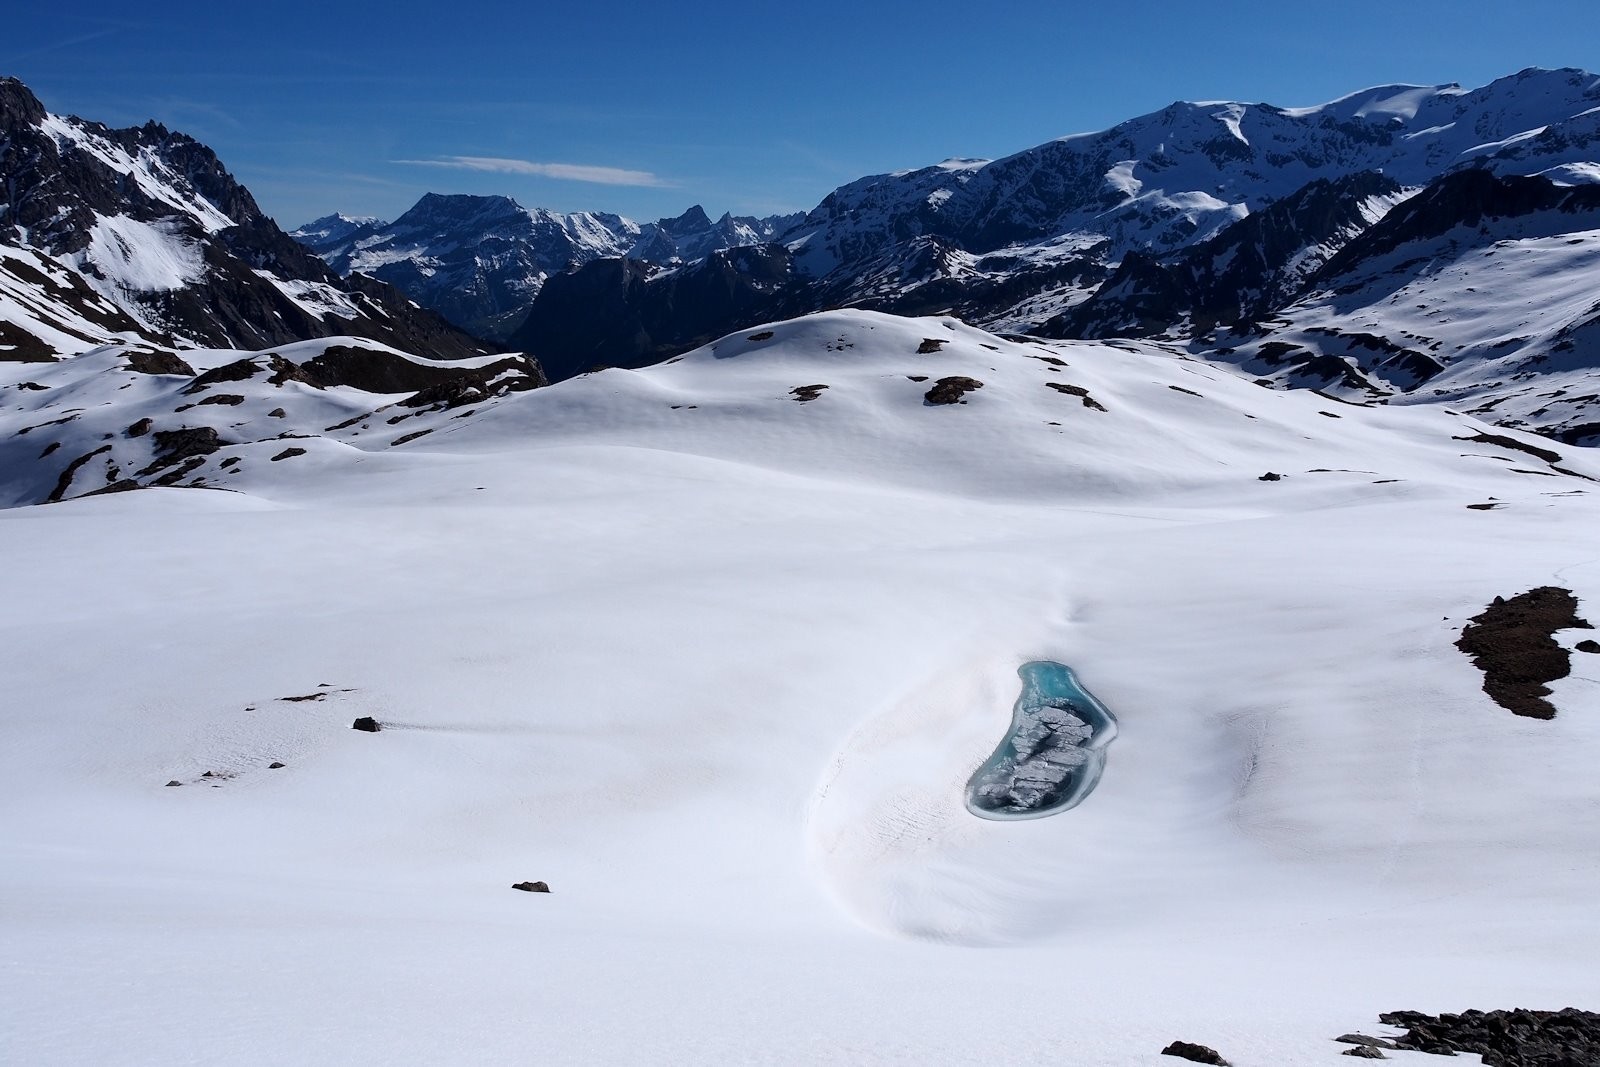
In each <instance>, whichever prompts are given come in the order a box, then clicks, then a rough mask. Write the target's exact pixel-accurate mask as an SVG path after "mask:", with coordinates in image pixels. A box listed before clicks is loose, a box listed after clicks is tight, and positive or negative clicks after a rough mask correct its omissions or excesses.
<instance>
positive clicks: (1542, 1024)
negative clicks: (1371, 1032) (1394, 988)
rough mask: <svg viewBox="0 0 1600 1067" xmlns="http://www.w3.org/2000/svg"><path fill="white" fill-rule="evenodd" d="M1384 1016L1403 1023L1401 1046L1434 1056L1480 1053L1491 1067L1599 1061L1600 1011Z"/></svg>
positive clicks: (1582, 1066) (1586, 1066) (1587, 1065)
mask: <svg viewBox="0 0 1600 1067" xmlns="http://www.w3.org/2000/svg"><path fill="white" fill-rule="evenodd" d="M1378 1019H1379V1021H1381V1022H1384V1023H1387V1024H1388V1025H1390V1026H1403V1027H1406V1028H1407V1032H1406V1034H1405V1035H1404V1036H1403V1037H1397V1038H1395V1039H1394V1046H1395V1047H1396V1048H1399V1049H1406V1050H1412V1051H1417V1052H1431V1053H1433V1054H1434V1055H1454V1054H1456V1053H1460V1052H1467V1053H1476V1054H1478V1055H1479V1056H1482V1057H1483V1062H1484V1063H1485V1064H1486V1065H1488V1067H1592V1065H1594V1064H1597V1063H1600V1013H1596V1012H1592V1011H1581V1010H1579V1009H1577V1008H1563V1009H1562V1010H1560V1011H1531V1010H1529V1009H1526V1008H1513V1009H1511V1010H1510V1011H1504V1010H1501V1011H1464V1012H1462V1013H1461V1014H1459V1015H1454V1014H1450V1013H1445V1014H1441V1015H1437V1016H1435V1015H1425V1014H1423V1013H1422V1012H1419V1011H1395V1012H1385V1013H1384V1014H1382V1015H1379V1016H1378Z"/></svg>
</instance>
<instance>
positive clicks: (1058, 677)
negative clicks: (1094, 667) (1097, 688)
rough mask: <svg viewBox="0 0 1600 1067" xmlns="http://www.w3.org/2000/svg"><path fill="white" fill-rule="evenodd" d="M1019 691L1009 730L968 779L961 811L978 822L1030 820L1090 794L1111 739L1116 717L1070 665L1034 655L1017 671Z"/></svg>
mask: <svg viewBox="0 0 1600 1067" xmlns="http://www.w3.org/2000/svg"><path fill="white" fill-rule="evenodd" d="M1017 674H1018V675H1019V676H1020V677H1021V678H1022V695H1021V696H1019V697H1017V703H1016V705H1015V707H1014V708H1013V709H1012V712H1011V732H1010V733H1009V734H1008V735H1007V736H1006V738H1005V740H1003V741H1001V742H1000V745H999V747H997V748H996V749H995V750H994V754H993V755H992V756H990V757H989V758H988V759H986V760H984V761H983V764H982V765H981V766H980V767H979V768H978V769H977V770H976V771H974V772H973V774H972V778H971V780H970V781H968V783H967V809H968V810H969V811H971V812H972V813H973V814H974V815H978V816H982V817H983V818H985V819H1037V818H1040V817H1041V816H1045V815H1054V814H1055V813H1056V812H1059V811H1066V810H1067V809H1068V808H1073V807H1076V806H1077V805H1078V804H1080V803H1082V802H1083V799H1084V798H1085V797H1087V796H1088V795H1089V794H1090V793H1092V792H1093V791H1094V787H1095V785H1096V784H1098V783H1099V781H1100V773H1101V772H1102V771H1103V770H1104V769H1105V765H1106V746H1107V745H1109V744H1110V743H1111V741H1112V739H1113V738H1115V737H1116V736H1117V720H1116V717H1115V716H1113V715H1112V714H1111V712H1110V711H1108V710H1106V707H1105V705H1104V704H1101V703H1100V701H1098V700H1096V699H1095V698H1094V694H1092V693H1090V692H1089V691H1088V690H1087V689H1085V688H1083V686H1082V685H1080V684H1078V678H1077V675H1075V674H1073V673H1072V668H1070V667H1068V666H1066V665H1064V664H1061V663H1056V662H1053V661H1051V660H1035V661H1033V662H1031V663H1024V664H1023V665H1022V666H1021V667H1019V668H1018V669H1017Z"/></svg>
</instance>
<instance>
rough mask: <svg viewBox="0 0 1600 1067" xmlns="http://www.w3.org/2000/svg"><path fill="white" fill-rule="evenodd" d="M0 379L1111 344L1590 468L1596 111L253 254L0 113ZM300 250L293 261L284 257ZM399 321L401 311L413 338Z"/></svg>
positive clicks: (1394, 90)
mask: <svg viewBox="0 0 1600 1067" xmlns="http://www.w3.org/2000/svg"><path fill="white" fill-rule="evenodd" d="M0 136H3V140H0V178H3V182H0V358H6V359H12V360H17V359H23V360H29V359H32V360H46V359H55V358H59V357H61V356H66V355H73V354H75V353H78V352H83V351H86V350H89V349H92V348H94V347H96V346H99V345H103V344H107V343H117V344H134V343H137V344H143V345H147V346H155V347H158V348H166V349H173V350H175V349H181V348H185V347H202V348H227V349H243V350H246V351H265V350H266V349H268V348H270V347H272V346H274V345H281V344H286V343H290V342H294V341H300V340H310V339H317V338H329V337H338V336H351V337H360V338H367V339H369V340H371V341H374V342H378V343H380V344H382V345H384V346H388V347H389V348H391V349H394V350H396V351H399V352H403V353H411V354H416V355H420V356H423V357H426V358H432V359H446V360H449V359H460V358H464V357H469V356H477V355H481V354H485V353H488V352H492V351H495V350H498V349H505V348H508V349H512V350H518V351H522V352H526V353H528V354H530V355H532V356H534V357H536V358H537V361H538V364H539V365H542V371H541V370H540V368H539V366H537V365H534V364H529V365H528V368H529V369H528V375H529V378H530V380H542V377H541V374H547V375H548V377H549V378H550V379H551V380H561V379H563V378H567V377H571V376H573V375H576V374H580V373H582V372H584V371H586V370H589V369H591V368H593V367H596V366H604V365H617V366H642V365H645V364H648V363H652V362H656V361H659V360H661V359H665V358H669V357H671V356H673V355H676V354H678V353H680V352H683V351H686V350H687V349H689V348H692V347H694V346H696V345H699V344H702V343H705V342H707V341H710V340H713V339H715V338H717V337H719V336H722V335H724V334H727V333H729V332H732V331H736V330H739V329H743V328H746V327H751V326H755V325H757V324H760V323H765V322H769V321H773V320H776V319H781V318H786V317H792V316H798V315H803V314H808V313H811V312H814V311H818V310H826V309H834V308H847V307H861V308H868V309H873V310H882V311H889V312H893V313H898V314H908V315H924V314H940V315H951V316H955V317H959V318H961V319H964V320H966V321H969V322H972V323H974V324H978V325H981V326H983V327H985V328H987V329H991V330H994V331H997V332H1000V333H1009V334H1018V333H1029V334H1038V335H1044V336H1052V337H1058V338H1066V339H1071V338H1093V339H1114V338H1119V337H1123V338H1141V339H1144V340H1147V341H1153V342H1157V343H1160V344H1164V345H1166V346H1168V347H1169V348H1170V349H1171V350H1172V351H1174V352H1176V353H1181V354H1184V355H1188V356H1192V357H1199V358H1203V359H1207V360H1211V361H1215V362H1218V363H1224V364H1229V365H1232V366H1233V367H1235V368H1236V370H1237V371H1238V372H1240V373H1243V374H1244V375H1246V376H1247V377H1250V378H1253V379H1255V380H1257V381H1261V382H1264V383H1269V384H1273V385H1281V386H1285V387H1293V386H1304V387H1311V388H1316V389H1320V390H1322V391H1324V392H1328V393H1330V394H1333V395H1336V396H1338V397H1340V398H1341V399H1344V400H1347V401H1350V402H1356V403H1407V402H1417V401H1445V402H1449V403H1451V404H1453V405H1456V406H1458V407H1461V408H1463V409H1469V410H1472V411H1474V412H1477V413H1480V414H1483V415H1485V416H1486V417H1489V418H1492V419H1494V420H1496V421H1498V422H1500V423H1502V424H1505V425H1511V426H1519V427H1524V428H1529V429H1535V430H1539V431H1542V432H1545V433H1547V434H1551V435H1553V436H1557V437H1560V438H1562V439H1564V440H1566V441H1570V442H1575V443H1593V442H1595V441H1597V440H1600V369H1597V368H1600V78H1597V77H1596V76H1595V75H1593V74H1589V73H1586V72H1584V71H1579V70H1555V71H1552V70H1536V69H1531V70H1526V71H1523V72H1522V73H1520V74H1517V75H1514V76H1511V77H1508V78H1503V79H1500V80H1498V81H1496V82H1493V83H1492V84H1490V85H1487V86H1484V87H1482V88H1478V89H1472V90H1467V89H1462V88H1461V87H1459V86H1454V85H1447V86H1431V87H1419V86H1387V87H1381V88H1377V89H1369V90H1365V91H1363V92H1360V93H1356V94H1354V95H1351V96H1349V97H1345V98H1343V99H1340V100H1337V101H1334V102H1332V103H1329V104H1325V105H1322V106H1319V107H1310V108H1292V109H1291V108H1280V107H1274V106H1270V105H1266V104H1242V103H1228V102H1219V103H1181V104H1173V105H1171V106H1170V107H1167V108H1164V109H1163V110H1161V111H1159V112H1156V113H1154V114H1151V115H1146V116H1143V117H1140V118H1137V119H1132V120H1130V121H1128V122H1125V123H1122V124H1120V125H1118V126H1116V127H1113V128H1112V129H1110V130H1106V131H1103V132H1100V133H1094V134H1083V135H1077V136H1073V137H1066V138H1061V139H1059V140H1055V141H1051V142H1047V143H1046V144H1043V145H1040V146H1037V147H1035V148H1031V149H1028V150H1026V151H1023V152H1019V153H1017V154H1016V155H1013V156H1009V157H1007V158H1005V159H1000V160H995V161H983V160H968V159H952V160H947V161H945V162H944V163H941V164H938V165H935V166H931V167H925V168H922V169H919V170H913V171H902V172H896V173H893V174H883V175H877V176H873V177H868V178H862V179H860V180H857V181H855V182H851V183H850V184H848V185H845V186H842V187H841V188H839V189H837V190H835V191H834V192H833V193H830V194H829V195H828V196H827V197H826V198H824V200H823V201H822V203H821V204H819V205H818V206H817V207H816V208H814V209H813V210H812V211H810V212H808V213H806V214H804V215H792V216H774V217H769V218H738V217H732V216H727V215H725V216H723V217H722V218H721V219H717V220H712V219H711V218H710V217H709V216H708V215H707V214H706V213H705V212H704V211H703V210H701V209H699V208H693V209H690V210H689V211H687V212H685V213H684V214H683V215H681V216H679V217H677V218H673V219H661V220H657V221H655V222H650V223H644V224H638V223H635V222H632V221H629V220H627V219H623V218H620V217H618V216H615V215H606V214H599V213H589V212H578V213H570V214H560V213H555V212H550V211H545V210H541V209H528V208H524V207H522V206H520V205H518V204H517V203H516V202H515V201H513V200H510V199H508V198H505V197H481V196H445V195H438V194H430V195H428V196H425V197H423V198H422V199H421V200H420V201H419V202H418V203H417V204H416V205H415V206H414V207H413V208H412V209H411V210H410V211H408V212H406V213H405V214H404V215H402V216H401V217H400V218H399V219H396V220H395V221H393V222H383V221H380V220H376V219H367V218H354V217H348V216H342V215H333V216H328V217H326V218H323V219H319V220H317V222H315V223H313V224H309V225H307V226H305V227H302V228H301V229H299V230H296V231H295V232H294V234H293V238H294V239H292V238H291V235H288V234H285V233H284V232H283V231H281V230H279V229H278V227H277V226H276V225H275V224H274V223H273V221H272V220H271V219H269V218H267V217H266V216H265V215H263V214H262V213H261V212H260V210H259V208H258V207H257V206H256V204H255V202H254V200H253V199H252V198H251V196H250V194H249V192H248V190H246V189H245V188H244V187H243V186H241V185H240V184H239V183H238V182H237V181H235V180H234V179H233V178H232V177H231V176H230V175H229V174H228V172H227V171H226V169H225V168H224V167H223V166H222V164H221V162H220V161H218V159H217V158H216V156H215V155H214V154H213V153H212V152H211V151H210V150H209V149H208V148H206V147H205V146H204V145H201V144H199V143H198V142H196V141H194V140H193V139H191V138H188V137H186V136H184V135H183V134H180V133H175V132H172V131H169V130H167V129H165V128H164V127H162V126H159V125H157V124H154V123H151V124H147V125H145V126H143V127H138V128H135V129H128V130H111V129H108V128H106V127H104V126H101V125H99V124H97V123H93V122H87V121H84V120H81V119H76V118H64V117H60V116H55V115H51V114H49V113H48V112H47V111H46V110H45V108H44V107H43V105H42V104H41V103H40V102H39V101H38V100H37V99H36V98H34V97H33V95H32V94H31V93H29V92H28V90H27V89H26V87H24V86H23V85H22V84H21V83H20V82H17V81H15V80H11V79H5V80H0ZM312 250H315V251H316V252H317V253H318V254H319V255H320V257H322V258H319V255H313V254H312ZM419 305H420V306H419Z"/></svg>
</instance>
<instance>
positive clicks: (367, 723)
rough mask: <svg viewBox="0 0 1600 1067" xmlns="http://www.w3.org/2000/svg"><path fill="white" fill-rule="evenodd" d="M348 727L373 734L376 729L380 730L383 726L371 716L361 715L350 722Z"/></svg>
mask: <svg viewBox="0 0 1600 1067" xmlns="http://www.w3.org/2000/svg"><path fill="white" fill-rule="evenodd" d="M350 729H352V730H360V731H361V732H362V733H367V734H375V733H377V732H378V731H380V730H382V729H383V726H382V724H380V723H379V722H378V720H377V719H374V718H373V717H372V716H370V715H363V716H361V717H360V718H359V719H357V720H356V721H355V722H353V723H351V724H350Z"/></svg>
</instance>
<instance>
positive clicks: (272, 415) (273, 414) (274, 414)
mask: <svg viewBox="0 0 1600 1067" xmlns="http://www.w3.org/2000/svg"><path fill="white" fill-rule="evenodd" d="M288 417H289V413H288V412H287V411H285V410H283V409H282V408H273V409H272V410H271V411H269V412H267V418H269V419H286V418H288Z"/></svg>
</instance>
